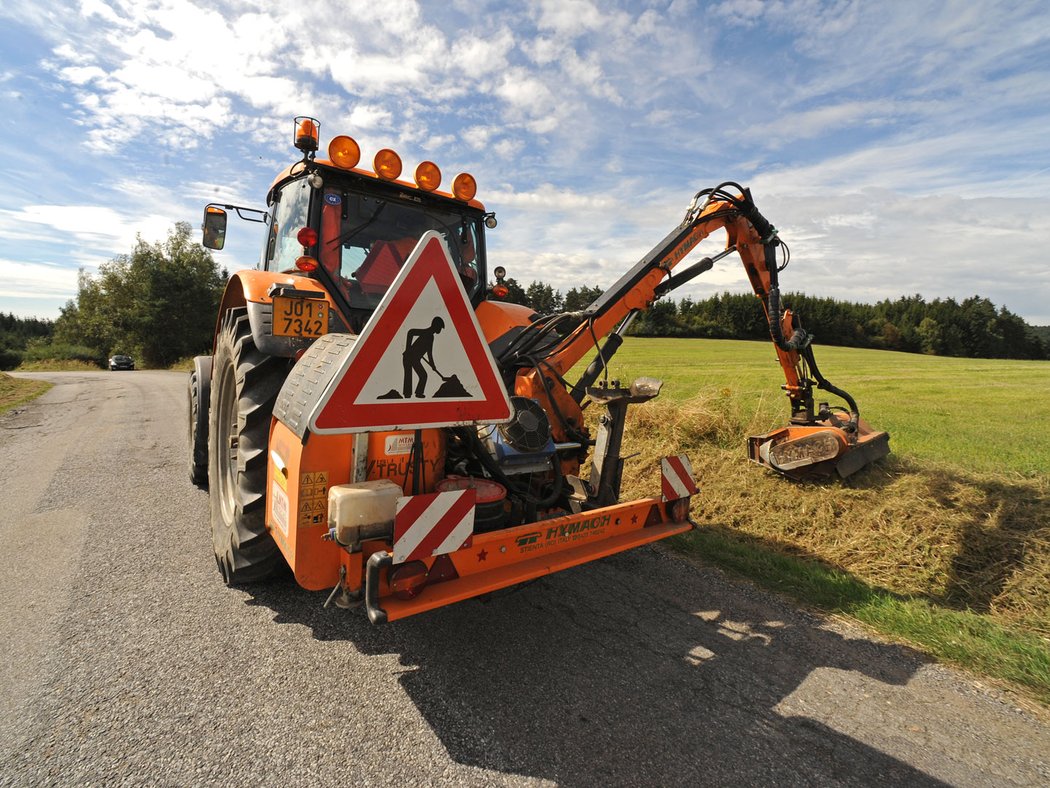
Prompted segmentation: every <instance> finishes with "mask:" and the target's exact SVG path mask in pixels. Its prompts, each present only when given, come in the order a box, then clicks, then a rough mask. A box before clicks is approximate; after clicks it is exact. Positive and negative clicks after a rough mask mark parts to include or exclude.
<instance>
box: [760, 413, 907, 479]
mask: <svg viewBox="0 0 1050 788" xmlns="http://www.w3.org/2000/svg"><path fill="white" fill-rule="evenodd" d="M747 451H748V456H749V457H750V459H751V460H752V461H754V462H757V463H758V464H759V465H764V466H766V467H767V468H771V469H772V470H774V471H776V472H777V473H781V474H783V475H784V476H788V477H790V478H792V479H807V478H813V477H817V476H830V475H832V474H835V473H837V474H838V475H839V476H840V477H841V478H843V479H845V478H846V477H847V476H850V475H852V474H854V473H856V472H857V471H859V470H860V469H861V468H864V467H866V466H867V465H870V464H871V463H873V462H875V460H878V459H879V458H881V457H885V456H886V455H887V454H889V453H890V435H889V433H888V432H881V431H877V430H873V429H872V428H871V427H870V426H869V425H868V424H867V422H865V421H864V420H863V419H857V420H856V422H845V421H844V420H842V419H837V418H835V417H833V416H832V417H829V418H826V419H819V420H815V421H813V422H811V423H808V424H798V425H795V424H792V425H790V426H788V427H782V428H780V429H777V430H773V431H772V432H767V433H765V434H764V435H751V436H749V437H748V439H747Z"/></svg>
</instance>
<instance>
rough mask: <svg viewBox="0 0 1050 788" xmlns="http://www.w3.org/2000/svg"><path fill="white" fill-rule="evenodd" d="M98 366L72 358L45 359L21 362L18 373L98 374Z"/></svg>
mask: <svg viewBox="0 0 1050 788" xmlns="http://www.w3.org/2000/svg"><path fill="white" fill-rule="evenodd" d="M100 369H101V367H99V365H98V364H92V363H90V362H87V361H79V360H77V359H74V358H45V359H39V360H36V361H23V362H22V363H21V364H19V366H18V370H17V371H18V372H98V371H99V370H100Z"/></svg>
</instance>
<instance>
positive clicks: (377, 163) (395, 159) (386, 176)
mask: <svg viewBox="0 0 1050 788" xmlns="http://www.w3.org/2000/svg"><path fill="white" fill-rule="evenodd" d="M372 167H373V168H374V169H375V172H376V175H378V176H379V177H380V178H382V179H383V180H385V181H393V180H397V176H399V175H400V174H401V157H400V156H398V155H397V154H396V153H395V152H394V151H392V150H390V148H383V149H382V150H381V151H379V153H377V154H376V157H375V159H373V161H372Z"/></svg>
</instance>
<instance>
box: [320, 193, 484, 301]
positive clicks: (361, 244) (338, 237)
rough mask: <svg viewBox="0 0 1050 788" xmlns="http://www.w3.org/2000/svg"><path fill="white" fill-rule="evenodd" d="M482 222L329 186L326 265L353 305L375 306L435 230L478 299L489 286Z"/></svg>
mask: <svg viewBox="0 0 1050 788" xmlns="http://www.w3.org/2000/svg"><path fill="white" fill-rule="evenodd" d="M479 221H480V220H479V219H475V218H471V217H468V216H465V215H463V214H460V213H456V212H454V211H449V210H444V209H441V208H434V207H431V206H427V205H422V204H420V203H417V202H414V201H407V200H397V199H391V200H387V199H383V198H380V197H376V196H374V195H368V194H362V193H359V192H354V191H349V190H345V189H341V188H339V187H337V186H336V187H332V186H329V187H326V188H325V190H324V202H323V204H322V206H321V238H322V240H321V248H320V260H321V265H322V266H323V267H324V268H325V269H326V270H327V271H328V272H329V273H330V274H332V277H333V279H334V280H335V282H336V284H337V286H338V287H339V289H340V290H341V291H342V293H343V295H344V296H346V298H347V301H349V303H350V306H351V307H355V308H364V309H374V308H375V307H376V306H378V304H379V301H380V300H381V299H382V297H383V295H384V294H385V293H386V291H387V288H388V287H389V286H390V284H391V283H392V282H393V281H394V277H395V276H397V273H398V271H400V270H401V266H402V265H404V262H405V260H406V259H407V258H408V256H409V255H410V254H411V253H412V250H413V249H414V248H415V246H416V242H417V241H418V240H419V238H420V236H421V235H423V233H425V232H426V231H427V230H436V231H437V232H438V233H440V234H441V235H442V236H443V237H444V239H445V244H446V245H447V246H448V249H449V253H450V254H451V255H452V262H453V263H454V264H455V266H456V268H457V270H458V271H459V274H460V279H461V281H462V282H463V286H464V288H465V289H466V291H467V295H468V296H469V297H471V298H473V297H474V295H475V294H476V293H477V292H478V291H479V289H480V288H481V287H483V286H484V283H483V282H482V281H481V276H480V275H479V266H480V261H479V260H478V253H477V250H478V248H479V247H478V223H479Z"/></svg>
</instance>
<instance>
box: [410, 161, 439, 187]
mask: <svg viewBox="0 0 1050 788" xmlns="http://www.w3.org/2000/svg"><path fill="white" fill-rule="evenodd" d="M440 185H441V170H440V169H438V166H437V165H436V164H434V162H432V161H424V162H423V163H421V164H420V165H419V166H418V167H416V186H418V187H419V188H420V189H422V190H423V191H426V192H432V191H434V189H436V188H437V187H438V186H440Z"/></svg>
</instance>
